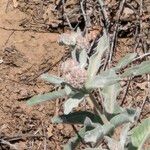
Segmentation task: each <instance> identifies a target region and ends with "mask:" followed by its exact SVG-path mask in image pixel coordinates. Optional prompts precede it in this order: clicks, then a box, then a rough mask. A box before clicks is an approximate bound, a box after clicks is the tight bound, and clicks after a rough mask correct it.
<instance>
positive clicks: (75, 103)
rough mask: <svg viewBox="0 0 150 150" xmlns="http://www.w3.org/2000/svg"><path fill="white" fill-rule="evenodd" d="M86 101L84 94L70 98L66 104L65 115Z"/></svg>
mask: <svg viewBox="0 0 150 150" xmlns="http://www.w3.org/2000/svg"><path fill="white" fill-rule="evenodd" d="M83 100H84V94H83V93H77V94H75V95H74V96H73V97H71V98H69V99H68V100H67V101H66V102H65V103H64V114H69V113H70V112H71V111H72V109H73V108H75V107H77V106H78V105H79V103H81V102H82V101H83Z"/></svg>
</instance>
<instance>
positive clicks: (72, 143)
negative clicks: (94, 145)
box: [64, 127, 86, 150]
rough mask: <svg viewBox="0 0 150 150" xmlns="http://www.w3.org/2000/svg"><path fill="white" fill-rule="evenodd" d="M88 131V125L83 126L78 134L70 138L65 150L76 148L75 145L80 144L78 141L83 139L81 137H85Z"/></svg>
mask: <svg viewBox="0 0 150 150" xmlns="http://www.w3.org/2000/svg"><path fill="white" fill-rule="evenodd" d="M85 132H86V127H83V128H81V129H80V131H79V132H78V135H79V136H78V135H76V136H75V137H73V138H71V139H69V141H68V143H67V144H66V145H65V146H64V150H74V149H75V147H76V146H77V145H78V143H79V142H80V141H81V139H82V138H83V137H84V135H85Z"/></svg>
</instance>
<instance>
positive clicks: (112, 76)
mask: <svg viewBox="0 0 150 150" xmlns="http://www.w3.org/2000/svg"><path fill="white" fill-rule="evenodd" d="M119 80H121V78H119V77H118V76H117V75H116V73H115V71H114V70H113V69H109V70H107V71H105V72H103V73H101V74H100V75H97V76H95V78H94V79H93V80H91V81H87V83H86V85H85V86H86V88H87V89H95V88H104V87H105V86H110V85H113V84H115V83H117V82H118V81H119Z"/></svg>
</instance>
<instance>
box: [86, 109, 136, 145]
mask: <svg viewBox="0 0 150 150" xmlns="http://www.w3.org/2000/svg"><path fill="white" fill-rule="evenodd" d="M135 117H136V111H134V110H128V109H127V110H126V111H125V112H124V113H123V114H119V115H116V116H115V117H113V118H112V119H111V120H110V121H109V123H107V124H104V125H98V126H97V127H96V128H94V129H93V130H91V131H87V132H86V134H85V136H84V140H85V142H93V143H96V142H97V141H99V140H101V139H103V137H104V136H106V135H108V134H110V133H111V132H112V131H113V130H114V129H115V128H116V127H118V126H119V125H122V124H123V123H128V122H132V121H133V120H134V119H135Z"/></svg>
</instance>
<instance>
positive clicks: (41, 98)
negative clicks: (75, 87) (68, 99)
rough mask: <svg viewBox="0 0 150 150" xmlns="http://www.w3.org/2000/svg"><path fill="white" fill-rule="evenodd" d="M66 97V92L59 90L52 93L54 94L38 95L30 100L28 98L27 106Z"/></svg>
mask: <svg viewBox="0 0 150 150" xmlns="http://www.w3.org/2000/svg"><path fill="white" fill-rule="evenodd" d="M64 96H66V92H65V90H59V91H54V92H50V93H46V94H40V95H36V96H33V97H32V98H30V99H29V100H28V101H27V104H28V105H35V104H38V103H41V102H44V101H47V100H54V99H56V98H60V97H64Z"/></svg>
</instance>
